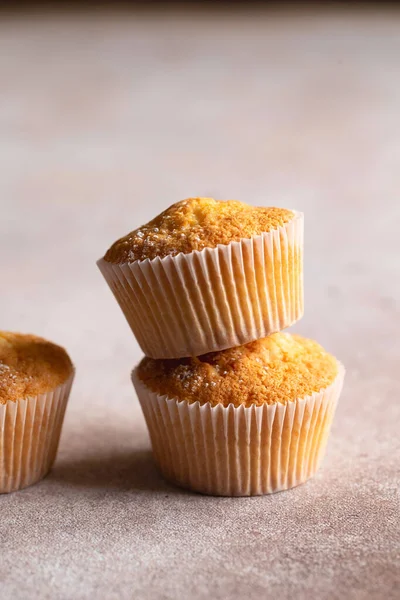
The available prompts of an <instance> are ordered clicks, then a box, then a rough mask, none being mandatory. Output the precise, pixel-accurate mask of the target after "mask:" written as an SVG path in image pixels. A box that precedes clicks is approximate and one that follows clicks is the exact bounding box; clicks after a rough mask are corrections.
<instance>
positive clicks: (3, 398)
mask: <svg viewBox="0 0 400 600" xmlns="http://www.w3.org/2000/svg"><path fill="white" fill-rule="evenodd" d="M72 370H73V366H72V363H71V360H70V358H69V356H68V354H67V353H66V351H65V350H64V349H63V348H61V347H60V346H57V345H56V344H52V343H51V342H48V341H47V340H44V339H42V338H40V337H37V336H35V335H25V334H21V333H11V332H8V331H0V404H6V402H7V401H9V400H11V401H13V402H16V401H18V400H22V399H23V398H26V397H28V396H37V395H38V394H44V393H46V392H49V391H51V390H53V389H54V388H56V387H57V386H59V385H61V384H62V383H65V382H66V380H67V379H68V377H69V376H70V375H71V373H72Z"/></svg>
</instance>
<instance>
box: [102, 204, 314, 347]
mask: <svg viewBox="0 0 400 600" xmlns="http://www.w3.org/2000/svg"><path fill="white" fill-rule="evenodd" d="M303 230H304V219H303V215H302V213H295V217H294V218H293V219H292V220H291V221H290V222H289V223H286V224H285V225H283V226H282V227H279V228H277V229H275V230H273V231H270V232H268V233H262V234H261V235H257V236H254V237H253V238H251V239H243V240H241V241H239V242H231V243H230V244H228V245H218V246H217V247H216V248H205V249H204V250H201V251H197V250H196V251H193V252H191V253H189V254H183V253H180V254H178V255H177V256H166V257H164V258H158V257H157V258H155V259H152V260H150V259H146V260H143V261H135V262H132V263H125V264H119V265H118V264H113V263H109V262H107V261H105V260H104V259H100V260H99V261H98V262H97V264H98V267H99V269H100V271H101V272H102V274H103V276H104V278H105V279H106V281H107V283H108V285H109V286H110V288H111V290H112V292H113V293H114V295H115V297H116V299H117V301H118V303H119V305H120V307H121V309H122V311H123V313H124V315H125V317H126V319H127V321H128V323H129V325H130V327H131V329H132V331H133V333H134V334H135V336H136V338H137V341H138V343H139V345H140V346H141V348H142V350H143V352H144V353H145V354H146V355H147V356H150V357H152V358H181V357H184V356H199V355H201V354H205V353H207V352H214V351H217V350H223V349H225V348H232V347H234V346H239V345H242V344H246V343H248V342H251V341H253V340H256V339H259V338H262V337H266V336H267V335H269V334H271V333H274V332H276V331H281V330H282V329H284V328H285V327H288V326H289V325H292V324H293V323H294V322H295V321H297V320H298V319H300V318H301V317H302V315H303Z"/></svg>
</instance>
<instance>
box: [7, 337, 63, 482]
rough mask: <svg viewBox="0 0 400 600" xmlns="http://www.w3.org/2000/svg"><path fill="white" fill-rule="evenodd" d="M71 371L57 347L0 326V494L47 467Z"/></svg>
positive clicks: (37, 477)
mask: <svg viewBox="0 0 400 600" xmlns="http://www.w3.org/2000/svg"><path fill="white" fill-rule="evenodd" d="M73 376H74V368H73V366H72V363H71V360H70V358H69V356H68V354H67V353H66V352H65V350H64V349H63V348H61V347H60V346H56V345H55V344H52V343H51V342H48V341H46V340H44V339H42V338H40V337H36V336H34V335H23V334H20V333H10V332H4V331H0V434H1V435H0V493H6V492H13V491H15V490H18V489H22V488H24V487H27V486H28V485H31V484H33V483H36V482H37V481H39V480H40V479H42V478H43V477H44V476H45V475H46V474H47V473H48V471H49V470H50V468H51V466H52V464H53V462H54V459H55V457H56V453H57V448H58V442H59V438H60V433H61V427H62V423H63V419H64V413H65V408H66V405H67V401H68V397H69V392H70V389H71V385H72V381H73Z"/></svg>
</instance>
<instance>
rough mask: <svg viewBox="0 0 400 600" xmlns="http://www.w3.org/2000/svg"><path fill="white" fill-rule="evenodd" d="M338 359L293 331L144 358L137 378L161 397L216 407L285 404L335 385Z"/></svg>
mask: <svg viewBox="0 0 400 600" xmlns="http://www.w3.org/2000/svg"><path fill="white" fill-rule="evenodd" d="M337 374H338V362H337V360H336V359H335V358H334V357H333V356H332V355H330V354H328V353H327V352H326V351H325V350H324V349H323V348H322V347H321V346H320V345H319V344H317V343H316V342H314V341H313V340H309V339H306V338H303V337H301V336H299V335H291V334H289V333H275V334H272V335H270V336H268V337H266V338H263V339H260V340H257V341H255V342H251V343H249V344H245V345H244V346H239V347H237V348H230V349H228V350H223V351H221V352H213V353H211V354H206V355H204V356H199V357H191V358H183V359H180V360H155V359H151V358H148V357H145V358H143V360H142V361H141V363H140V364H139V366H138V369H137V376H138V378H139V380H141V381H142V382H143V383H144V384H145V385H146V386H147V387H148V388H150V389H151V390H152V391H153V392H156V393H158V394H160V395H164V394H165V395H167V396H168V397H170V398H176V399H178V400H186V401H187V402H189V403H193V402H196V401H199V403H200V404H205V403H207V402H208V403H210V404H211V405H213V406H216V405H218V404H222V405H223V406H228V405H229V404H233V405H234V406H236V407H238V406H240V405H244V406H250V405H252V404H255V405H257V406H260V405H263V404H275V403H278V402H279V403H281V404H287V403H288V402H290V401H294V400H296V399H297V398H302V397H304V396H308V395H310V394H312V393H313V392H319V391H320V390H321V389H323V388H325V387H327V386H329V385H330V384H331V383H333V381H334V379H335V377H336V375H337Z"/></svg>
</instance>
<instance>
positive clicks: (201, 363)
mask: <svg viewBox="0 0 400 600" xmlns="http://www.w3.org/2000/svg"><path fill="white" fill-rule="evenodd" d="M343 377H344V368H343V366H342V365H341V364H340V363H339V362H338V361H337V360H336V359H335V358H334V357H333V356H331V355H330V354H328V353H327V352H325V351H324V349H323V348H322V347H321V346H320V345H319V344H317V343H316V342H314V341H312V340H308V339H305V338H303V337H300V336H298V335H290V334H288V333H275V334H272V335H271V336H269V337H267V338H264V339H260V340H258V341H255V342H251V343H249V344H246V345H244V346H240V347H237V348H231V349H228V350H223V351H222V352H215V353H211V354H207V355H204V356H200V357H197V358H185V359H181V360H154V359H151V358H148V357H145V358H144V359H143V360H142V361H141V363H140V364H139V366H138V367H137V368H136V369H135V370H134V371H133V373H132V380H133V383H134V386H135V388H136V392H137V395H138V397H139V401H140V403H141V406H142V410H143V413H144V416H145V419H146V422H147V426H148V429H149V433H150V438H151V442H152V447H153V452H154V457H155V461H156V463H157V465H158V467H159V469H160V471H161V473H162V474H163V476H164V477H165V478H166V479H168V480H170V481H172V482H174V483H176V484H178V485H179V486H182V487H185V488H189V489H191V490H194V491H198V492H203V493H206V494H213V495H221V496H252V495H259V494H268V493H272V492H278V491H280V490H286V489H288V488H291V487H294V486H296V485H299V484H300V483H303V482H304V481H306V480H307V479H309V478H310V477H312V476H313V475H314V473H315V472H316V470H317V468H318V466H319V464H320V462H321V459H322V457H323V454H324V450H325V446H326V442H327V438H328V434H329V430H330V426H331V422H332V418H333V415H334V412H335V407H336V403H337V400H338V398H339V394H340V391H341V388H342V383H343Z"/></svg>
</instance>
